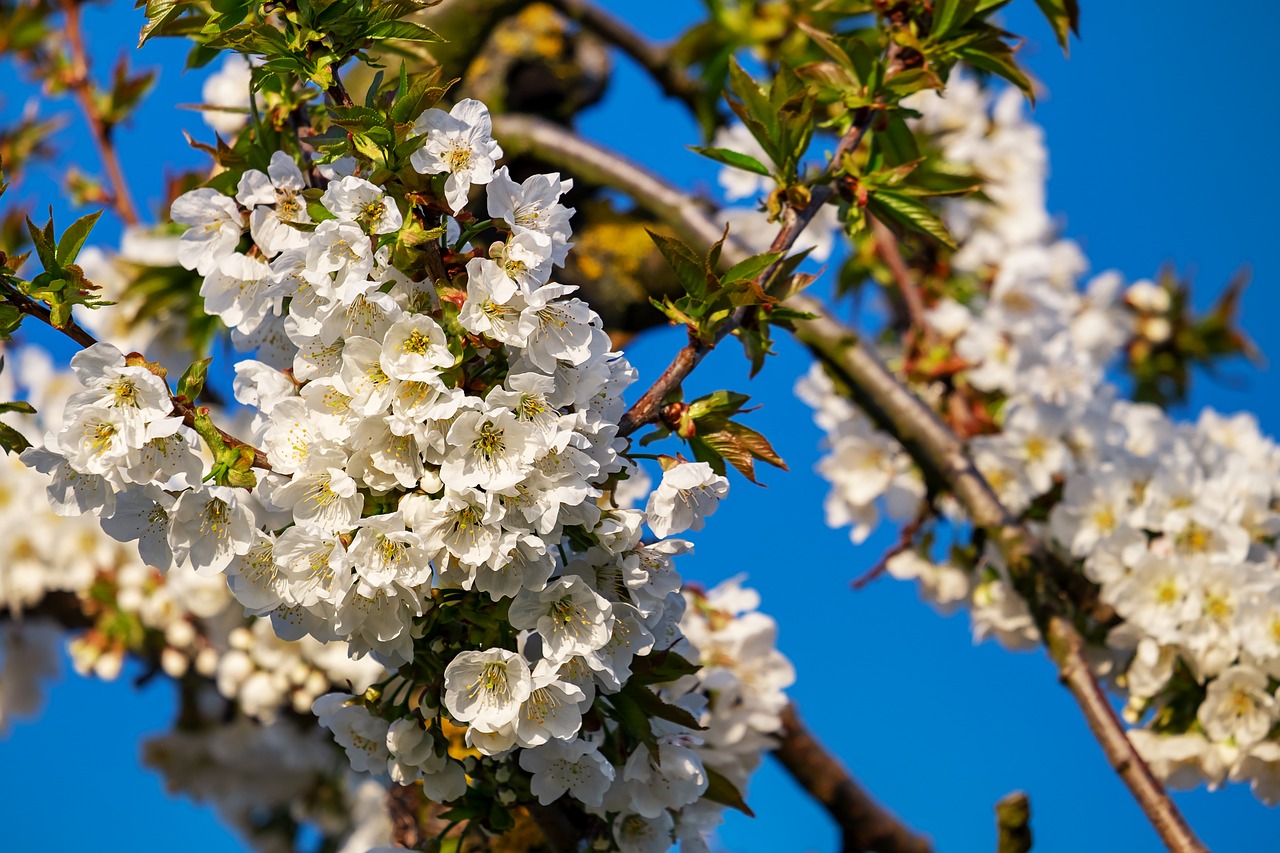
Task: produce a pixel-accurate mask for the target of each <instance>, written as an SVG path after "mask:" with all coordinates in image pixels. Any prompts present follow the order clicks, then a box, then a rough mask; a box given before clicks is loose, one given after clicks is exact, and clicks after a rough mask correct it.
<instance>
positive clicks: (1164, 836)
mask: <svg viewBox="0 0 1280 853" xmlns="http://www.w3.org/2000/svg"><path fill="white" fill-rule="evenodd" d="M788 304H789V305H790V307H793V308H795V309H797V310H800V311H805V312H808V313H810V314H813V315H814V319H812V320H808V321H803V322H797V323H796V337H797V338H798V339H799V340H800V341H801V342H802V343H804V344H805V345H806V346H807V347H808V348H809V349H810V350H811V351H812V352H813V353H814V354H815V355H816V356H817V357H818V358H819V359H820V360H821V361H822V362H823V363H824V364H826V366H827V367H828V369H830V370H832V371H833V372H834V373H835V374H836V375H837V376H839V377H840V379H842V380H843V381H844V382H845V383H846V384H847V386H848V387H849V388H850V389H851V390H852V391H853V396H854V398H855V401H856V402H858V403H859V404H860V405H862V407H863V408H864V409H866V410H867V412H868V414H869V415H870V416H871V418H872V420H873V421H876V423H877V425H878V426H880V427H881V428H883V429H886V430H887V431H888V432H889V433H890V434H891V435H893V436H894V437H895V438H897V439H898V440H899V441H900V442H901V443H902V444H903V446H904V447H905V448H906V449H907V451H908V453H910V454H911V456H912V458H913V459H914V460H915V461H916V463H917V464H918V465H920V466H921V467H922V468H926V469H932V470H933V471H934V472H935V473H936V474H938V475H939V476H940V477H941V478H942V479H943V481H944V482H945V483H946V484H947V485H948V486H949V487H950V488H951V490H952V492H953V493H954V494H955V496H956V498H957V499H958V500H959V501H960V503H961V504H962V505H963V506H964V508H965V510H966V511H967V512H968V514H969V517H970V518H971V519H972V521H973V523H974V525H975V526H976V527H980V528H983V529H985V530H986V531H987V532H988V535H989V536H991V537H992V539H993V540H994V542H995V543H996V544H997V545H998V547H999V549H1000V551H1001V554H1002V555H1003V556H1004V558H1005V562H1006V563H1007V564H1008V567H1009V574H1010V576H1011V577H1012V578H1013V580H1014V583H1015V586H1016V587H1017V589H1018V591H1019V593H1020V594H1021V595H1022V596H1023V597H1024V598H1026V600H1027V604H1028V606H1029V607H1030V608H1031V610H1032V613H1033V615H1034V616H1035V617H1036V623H1037V625H1038V626H1039V628H1040V632H1041V635H1042V637H1043V639H1044V642H1045V644H1046V646H1047V647H1048V649H1049V655H1050V657H1051V658H1052V659H1053V662H1054V663H1055V664H1056V665H1057V667H1058V677H1059V679H1060V680H1061V681H1062V683H1063V685H1064V686H1065V687H1066V688H1067V690H1068V691H1070V693H1071V695H1072V697H1073V698H1074V699H1075V700H1076V703H1077V704H1078V705H1079V706H1080V710H1081V712H1082V713H1083V714H1084V717H1085V721H1086V722H1087V723H1088V725H1089V729H1090V731H1092V732H1093V735H1094V737H1095V738H1096V739H1097V740H1098V743H1099V745H1100V746H1101V747H1102V751H1103V753H1104V754H1105V755H1106V756H1107V760H1108V761H1110V763H1111V766H1112V767H1113V768H1114V769H1115V771H1116V773H1117V774H1118V775H1119V776H1120V778H1121V779H1122V780H1123V781H1124V783H1125V785H1127V786H1128V788H1129V791H1130V793H1131V794H1133V796H1134V798H1135V799H1136V800H1137V801H1138V804H1139V805H1140V806H1141V807H1142V810H1143V812H1144V813H1145V814H1146V816H1147V819H1148V820H1149V821H1150V822H1151V825H1152V826H1153V827H1154V828H1155V830H1156V833H1157V834H1158V835H1159V836H1160V838H1161V840H1163V841H1164V843H1165V845H1166V846H1167V847H1168V848H1169V849H1170V850H1172V851H1175V853H1204V851H1207V848H1206V847H1205V846H1204V845H1203V844H1202V843H1201V842H1200V840H1199V839H1198V838H1196V836H1195V833H1194V832H1193V831H1192V830H1191V828H1190V826H1188V825H1187V822H1186V820H1185V819H1184V818H1183V816H1182V814H1181V812H1180V811H1179V810H1178V807H1177V806H1176V805H1174V803H1173V801H1172V800H1171V799H1170V798H1169V795H1168V793H1167V792H1166V791H1165V790H1164V787H1163V786H1162V785H1161V784H1160V782H1159V781H1158V780H1157V779H1156V778H1155V776H1154V775H1153V774H1152V773H1151V769H1150V767H1148V766H1147V764H1146V762H1145V761H1143V760H1142V756H1141V755H1140V754H1139V753H1138V751H1137V750H1136V749H1135V748H1134V747H1133V744H1132V743H1131V742H1130V741H1129V738H1128V737H1127V736H1126V735H1125V732H1124V727H1123V725H1122V724H1121V722H1120V719H1119V718H1118V717H1117V716H1116V713H1115V709H1113V708H1112V707H1111V703H1110V701H1109V700H1108V699H1107V695H1106V693H1105V692H1104V691H1103V689H1102V686H1101V685H1100V684H1099V683H1098V680H1097V679H1096V678H1095V677H1094V675H1093V672H1092V670H1090V668H1089V664H1088V660H1087V659H1086V657H1085V653H1084V650H1085V642H1084V638H1083V637H1082V636H1081V635H1080V632H1079V631H1078V630H1076V627H1075V625H1074V624H1072V622H1071V621H1070V619H1069V618H1068V617H1067V615H1066V614H1065V613H1064V612H1063V609H1064V605H1065V603H1066V601H1067V600H1069V598H1070V597H1069V596H1067V595H1066V594H1065V593H1064V591H1063V589H1064V587H1065V588H1068V589H1069V587H1068V584H1067V583H1061V584H1060V583H1059V579H1063V580H1066V575H1068V574H1070V575H1076V576H1077V577H1078V576H1079V575H1078V573H1077V572H1074V571H1072V570H1071V569H1070V567H1068V566H1064V565H1063V564H1062V563H1061V561H1060V560H1058V558H1057V557H1056V556H1055V555H1054V554H1052V553H1051V552H1050V551H1049V549H1048V548H1047V547H1046V546H1045V545H1044V543H1043V542H1041V541H1039V539H1038V538H1037V537H1035V536H1034V535H1033V534H1032V533H1031V532H1030V531H1029V530H1028V529H1027V528H1025V527H1024V526H1023V525H1022V524H1021V523H1019V522H1018V520H1017V519H1016V518H1015V517H1014V516H1013V515H1012V514H1011V513H1010V512H1009V511H1008V510H1007V509H1006V508H1005V507H1004V505H1003V504H1001V502H1000V500H999V498H998V497H997V496H996V494H995V492H994V491H993V490H992V488H991V486H990V484H989V483H987V481H986V479H984V478H983V476H982V474H981V473H980V472H979V471H978V469H977V467H976V466H975V465H974V464H973V461H972V460H971V459H970V458H969V456H968V454H967V453H966V452H965V448H964V443H963V442H962V441H961V440H960V439H959V437H957V436H956V434H955V433H954V432H952V431H951V429H950V428H949V427H948V426H947V425H946V424H945V423H943V422H942V420H941V419H940V418H939V417H938V416H937V414H936V413H934V411H933V410H932V409H931V408H929V406H928V405H927V404H926V403H925V402H924V401H922V400H921V399H920V398H919V397H917V396H916V395H915V394H914V393H913V392H912V391H911V390H910V389H908V388H907V387H906V386H904V385H903V384H902V383H900V382H899V381H898V379H897V378H896V377H895V376H894V375H893V374H892V373H890V372H889V370H888V369H887V368H885V366H884V365H883V364H881V363H880V361H879V360H878V359H877V358H876V357H875V356H874V355H873V354H872V353H871V352H870V351H869V350H868V349H867V348H866V346H865V345H863V344H862V343H861V342H860V341H859V339H858V337H857V335H856V334H855V333H854V332H853V331H852V330H850V329H847V328H845V327H844V326H843V325H841V324H840V323H838V322H837V321H836V320H834V319H832V318H831V316H830V315H829V314H828V313H827V311H826V308H825V306H823V305H822V304H821V303H819V302H818V301H817V300H814V299H812V298H809V297H803V296H801V297H793V298H792V299H791V300H789V302H788Z"/></svg>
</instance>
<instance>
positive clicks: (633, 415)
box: [618, 110, 873, 436]
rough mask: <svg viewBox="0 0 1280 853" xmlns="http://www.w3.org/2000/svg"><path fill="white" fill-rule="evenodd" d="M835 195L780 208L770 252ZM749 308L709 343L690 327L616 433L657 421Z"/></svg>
mask: <svg viewBox="0 0 1280 853" xmlns="http://www.w3.org/2000/svg"><path fill="white" fill-rule="evenodd" d="M872 115H873V113H872V112H871V111H870V110H865V111H864V113H863V115H862V116H860V120H859V121H857V122H855V123H854V124H853V126H851V127H850V128H849V130H848V131H846V132H845V134H844V136H842V137H841V138H840V142H839V144H838V145H837V146H836V150H835V153H834V154H833V155H832V157H831V162H832V163H833V164H839V163H840V162H841V161H843V160H844V158H845V156H846V155H847V154H849V153H851V152H853V151H854V150H856V149H857V147H858V143H860V142H861V141H862V137H863V135H864V134H865V133H866V132H867V128H868V127H869V126H870V124H871V116H872ZM834 195H835V191H834V190H832V189H831V187H830V186H829V185H828V184H821V185H819V186H816V187H814V188H813V190H812V191H811V193H810V196H809V203H808V204H806V205H805V206H804V207H803V208H801V209H799V210H796V209H795V208H791V207H788V208H786V209H785V210H783V214H782V227H781V228H780V229H779V231H778V236H776V237H774V238H773V243H772V244H771V245H770V246H769V251H770V252H779V253H781V254H782V255H783V256H785V255H786V254H787V253H788V251H789V250H790V249H791V247H792V246H794V245H795V242H796V240H797V239H798V238H799V237H800V235H801V234H803V233H804V229H805V228H806V227H808V225H809V223H810V222H812V221H813V218H814V217H815V216H817V215H818V211H819V210H821V209H822V206H823V205H825V204H826V203H827V202H828V201H830V200H831V198H832V197H833V196H834ZM781 263H782V259H781V258H779V259H778V260H777V261H774V262H773V263H772V264H770V265H769V266H768V267H766V268H765V269H764V271H762V272H761V273H760V274H759V275H758V276H756V278H755V282H756V284H758V285H760V286H761V287H762V288H763V287H764V285H765V284H767V283H768V282H769V280H770V279H771V278H772V277H773V274H774V272H776V271H777V269H778V267H779V265H781ZM752 310H754V309H753V308H752V307H743V308H737V309H735V310H734V312H733V314H731V315H730V317H729V319H728V320H726V321H725V322H724V323H723V324H721V325H720V327H719V328H718V329H717V331H716V336H715V339H714V340H713V341H711V342H710V343H709V344H708V343H707V342H705V341H703V340H701V339H700V338H697V337H696V336H695V335H694V332H693V330H692V329H690V331H689V343H688V344H686V345H685V347H684V348H683V349H681V350H680V352H678V353H677V354H676V357H675V359H674V360H673V361H672V362H671V364H670V365H668V367H667V369H666V370H665V371H663V373H662V375H661V376H659V377H658V380H657V381H656V382H654V383H653V385H651V386H650V387H649V390H648V391H646V392H644V394H643V395H642V396H641V397H640V399H639V400H636V401H635V403H633V404H632V406H631V408H630V409H628V410H627V411H626V413H625V414H624V415H623V416H622V420H621V422H620V425H619V428H618V435H622V436H626V435H630V434H631V433H633V432H635V431H636V430H637V429H639V428H640V427H642V426H644V425H645V424H650V423H653V422H654V421H656V420H658V417H659V410H660V409H661V407H662V401H663V400H664V399H665V398H666V396H667V395H668V394H670V393H671V392H672V391H674V390H676V389H677V388H679V387H680V385H681V383H683V382H684V380H685V379H686V378H687V377H688V376H689V374H690V373H692V372H693V369H694V368H695V367H697V366H698V364H699V363H701V361H702V359H703V358H705V357H706V355H707V353H709V352H711V351H712V350H713V349H715V348H716V345H717V344H719V343H720V341H722V340H724V339H725V337H726V336H727V335H729V334H730V333H732V332H734V331H735V330H737V328H738V327H739V326H741V325H742V322H743V320H744V319H745V318H746V317H747V315H748V313H750V312H751V311H752Z"/></svg>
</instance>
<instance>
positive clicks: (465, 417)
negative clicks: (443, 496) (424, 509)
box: [440, 408, 541, 491]
mask: <svg viewBox="0 0 1280 853" xmlns="http://www.w3.org/2000/svg"><path fill="white" fill-rule="evenodd" d="M448 442H449V444H450V445H451V447H452V450H451V451H450V453H449V455H448V456H446V457H445V460H444V464H442V465H441V466H440V479H441V480H443V481H444V484H445V485H446V486H448V487H449V488H451V489H454V490H458V491H461V490H462V489H466V488H469V487H472V486H478V487H480V488H483V489H485V490H488V491H501V490H502V489H507V488H510V487H511V486H514V485H515V484H516V483H518V482H520V481H521V480H523V479H524V478H525V476H526V475H527V474H528V473H529V469H530V467H531V466H532V464H533V460H534V458H535V457H536V456H537V454H538V451H539V450H540V449H541V442H540V441H539V435H538V433H537V432H536V431H535V430H534V429H533V428H532V427H531V426H530V425H529V424H527V423H523V422H521V421H520V420H518V419H517V418H516V416H515V415H514V414H512V413H511V411H510V410H509V409H502V408H494V409H488V410H485V411H481V410H478V409H468V410H466V411H464V412H462V413H460V414H459V415H458V417H457V418H456V419H455V420H454V422H453V426H451V427H449V435H448Z"/></svg>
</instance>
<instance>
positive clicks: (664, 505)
mask: <svg viewBox="0 0 1280 853" xmlns="http://www.w3.org/2000/svg"><path fill="white" fill-rule="evenodd" d="M728 492H729V481H728V480H727V479H726V478H724V477H721V476H720V475H718V474H716V472H714V471H712V470H711V466H710V465H708V464H707V463H705V462H685V463H681V464H679V465H676V466H674V467H672V468H670V469H669V470H667V471H664V472H663V473H662V482H661V483H660V484H659V485H658V488H656V489H654V491H653V494H651V495H650V496H649V502H648V504H647V505H646V506H645V510H644V512H645V520H646V521H647V522H648V524H649V529H650V530H652V531H653V532H654V533H655V534H656V535H657V536H659V537H660V538H663V539H665V538H666V537H668V536H671V535H672V534H674V533H681V532H683V531H685V530H701V529H702V525H703V523H704V522H703V520H704V519H705V518H706V517H707V516H709V515H712V514H713V513H714V512H715V511H716V507H717V506H719V504H720V499H721V498H723V497H724V496H725V495H726V494H728Z"/></svg>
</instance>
